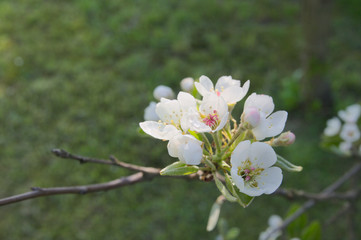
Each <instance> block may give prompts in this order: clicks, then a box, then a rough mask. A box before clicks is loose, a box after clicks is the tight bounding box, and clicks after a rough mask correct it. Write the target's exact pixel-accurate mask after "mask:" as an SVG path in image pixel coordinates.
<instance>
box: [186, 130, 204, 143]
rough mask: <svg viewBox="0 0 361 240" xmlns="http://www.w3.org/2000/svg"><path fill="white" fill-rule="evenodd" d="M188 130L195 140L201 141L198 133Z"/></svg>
mask: <svg viewBox="0 0 361 240" xmlns="http://www.w3.org/2000/svg"><path fill="white" fill-rule="evenodd" d="M188 132H189V133H190V134H191V135H192V136H193V137H195V138H196V139H197V140H199V141H202V137H201V136H200V135H199V134H198V133H196V132H195V131H191V130H188Z"/></svg>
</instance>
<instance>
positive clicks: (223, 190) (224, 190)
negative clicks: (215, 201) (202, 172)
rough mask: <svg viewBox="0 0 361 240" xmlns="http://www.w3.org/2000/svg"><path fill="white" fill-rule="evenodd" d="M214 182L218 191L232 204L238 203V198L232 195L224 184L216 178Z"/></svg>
mask: <svg viewBox="0 0 361 240" xmlns="http://www.w3.org/2000/svg"><path fill="white" fill-rule="evenodd" d="M214 181H215V182H216V185H217V187H218V190H219V191H220V192H221V193H222V195H223V196H224V197H225V198H226V199H227V200H228V201H230V202H235V201H237V198H235V197H234V196H232V194H231V193H230V192H229V191H228V190H227V188H226V187H225V186H224V185H223V183H222V182H221V181H220V180H219V179H218V178H217V177H216V176H215V177H214Z"/></svg>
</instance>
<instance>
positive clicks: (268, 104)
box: [244, 93, 275, 116]
mask: <svg viewBox="0 0 361 240" xmlns="http://www.w3.org/2000/svg"><path fill="white" fill-rule="evenodd" d="M249 107H254V108H257V109H258V110H259V111H260V112H263V113H265V116H268V115H269V114H271V113H272V112H273V109H274V108H275V105H274V103H273V99H272V97H270V96H268V95H263V94H256V93H252V94H251V95H250V96H249V97H248V98H247V100H246V102H245V104H244V108H245V109H246V108H249Z"/></svg>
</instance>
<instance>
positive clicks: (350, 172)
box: [265, 162, 361, 239]
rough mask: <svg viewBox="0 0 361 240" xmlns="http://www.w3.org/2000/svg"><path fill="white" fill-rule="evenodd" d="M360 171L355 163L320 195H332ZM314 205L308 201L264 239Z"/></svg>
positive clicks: (360, 164)
mask: <svg viewBox="0 0 361 240" xmlns="http://www.w3.org/2000/svg"><path fill="white" fill-rule="evenodd" d="M360 170H361V162H358V163H356V164H355V165H353V166H352V167H351V168H350V169H349V170H348V171H347V172H346V173H345V174H343V175H342V176H341V177H340V178H339V179H337V181H335V182H334V183H332V184H331V185H330V186H328V187H327V188H325V189H324V190H323V191H322V192H321V194H325V195H329V194H332V193H333V192H334V191H335V190H336V189H337V188H339V187H341V185H342V184H343V183H345V182H346V181H347V180H349V179H350V178H351V177H352V176H354V175H355V174H356V173H358V172H359V171H360ZM315 203H316V200H315V199H311V200H308V201H307V202H306V203H305V204H303V205H302V206H301V207H300V208H299V209H298V210H297V211H296V212H295V213H294V214H292V215H291V216H289V217H288V218H286V219H285V221H284V222H283V223H282V225H281V226H279V227H278V228H275V229H274V230H273V231H271V232H270V233H269V234H268V235H267V236H266V237H265V239H269V237H270V236H271V235H272V234H273V233H274V232H277V231H280V230H284V229H285V228H286V227H287V226H288V225H289V224H290V223H291V222H293V221H294V220H296V219H297V218H298V217H299V216H300V215H301V214H302V213H304V212H305V211H307V210H308V209H309V208H311V207H313V206H314V205H315Z"/></svg>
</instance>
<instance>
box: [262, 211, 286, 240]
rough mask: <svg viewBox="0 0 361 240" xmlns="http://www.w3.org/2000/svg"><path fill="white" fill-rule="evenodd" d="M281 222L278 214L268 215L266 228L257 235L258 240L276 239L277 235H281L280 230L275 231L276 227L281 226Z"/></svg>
mask: <svg viewBox="0 0 361 240" xmlns="http://www.w3.org/2000/svg"><path fill="white" fill-rule="evenodd" d="M282 224H283V220H282V218H281V217H280V216H278V215H272V216H270V217H269V219H268V226H269V227H268V228H267V229H266V231H264V232H261V234H260V236H259V238H258V239H259V240H275V239H277V238H278V237H279V236H281V234H282V232H281V231H280V230H278V231H275V230H276V229H278V228H279V227H280V226H282Z"/></svg>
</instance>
